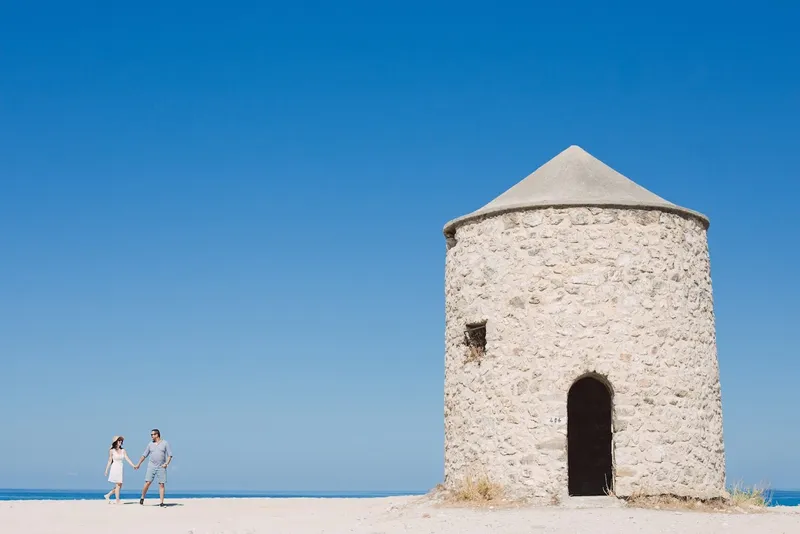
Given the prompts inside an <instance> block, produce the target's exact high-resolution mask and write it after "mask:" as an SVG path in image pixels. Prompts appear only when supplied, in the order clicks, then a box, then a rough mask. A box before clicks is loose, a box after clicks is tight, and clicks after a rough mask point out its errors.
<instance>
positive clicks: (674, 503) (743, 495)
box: [625, 484, 768, 513]
mask: <svg viewBox="0 0 800 534" xmlns="http://www.w3.org/2000/svg"><path fill="white" fill-rule="evenodd" d="M625 500H626V501H627V504H628V506H632V507H635V508H650V509H654V510H688V511H697V512H723V513H732V512H744V513H747V512H755V511H760V510H762V509H763V508H764V507H766V506H767V504H768V503H767V499H766V493H765V490H764V489H761V488H759V487H757V486H754V487H752V488H748V487H746V486H744V485H742V484H737V485H736V486H734V488H733V491H732V492H731V495H730V498H728V499H723V498H718V499H696V498H693V497H679V496H677V495H652V494H649V493H648V492H646V491H637V492H635V493H634V494H632V495H631V496H629V497H627V498H625Z"/></svg>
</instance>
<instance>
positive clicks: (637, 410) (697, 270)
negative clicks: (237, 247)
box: [444, 146, 725, 498]
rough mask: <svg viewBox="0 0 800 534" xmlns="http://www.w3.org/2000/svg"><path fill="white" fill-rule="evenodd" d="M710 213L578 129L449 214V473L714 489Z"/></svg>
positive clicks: (716, 387) (663, 489) (559, 492)
mask: <svg viewBox="0 0 800 534" xmlns="http://www.w3.org/2000/svg"><path fill="white" fill-rule="evenodd" d="M708 224H709V223H708V219H707V218H706V217H705V216H704V215H702V214H700V213H697V212H694V211H691V210H688V209H686V208H682V207H679V206H676V205H674V204H672V203H670V202H667V201H666V200H664V199H662V198H660V197H658V196H656V195H655V194H653V193H651V192H649V191H647V190H646V189H644V188H642V187H640V186H639V185H637V184H635V183H634V182H632V181H631V180H629V179H628V178H626V177H625V176H623V175H622V174H620V173H618V172H616V171H615V170H613V169H611V168H610V167H608V166H607V165H605V164H604V163H602V162H601V161H599V160H597V159H595V158H594V157H592V156H591V155H590V154H588V153H586V152H585V151H584V150H582V149H581V148H579V147H577V146H571V147H569V148H567V149H566V150H564V151H563V152H561V153H560V154H558V155H557V156H556V157H555V158H553V159H552V160H550V161H548V162H547V163H545V164H544V165H542V166H541V167H540V168H539V169H537V170H536V171H535V172H534V173H533V174H531V175H530V176H528V177H527V178H525V179H524V180H522V181H521V182H519V183H518V184H517V185H515V186H514V187H512V188H511V189H509V190H507V191H506V192H505V193H503V194H502V195H500V196H499V197H497V198H496V199H495V200H493V201H492V202H490V203H489V204H487V205H486V206H484V207H483V208H481V209H479V210H477V211H475V212H473V213H470V214H468V215H465V216H463V217H460V218H458V219H455V220H453V221H450V222H449V223H447V225H446V226H445V228H444V234H445V237H446V241H447V255H446V267H445V294H446V297H445V303H446V304H445V306H446V332H445V337H446V341H445V343H446V349H445V486H447V487H454V486H456V485H458V484H460V483H461V481H463V480H464V479H465V478H466V477H467V476H470V475H472V476H473V477H474V476H484V475H485V476H488V478H489V479H490V480H491V481H493V482H496V483H499V484H501V485H502V486H503V487H504V488H505V490H506V492H507V494H508V495H509V496H511V497H515V498H537V497H542V498H545V497H552V496H559V497H563V496H566V495H602V494H603V493H604V492H606V491H611V492H613V493H615V494H616V495H618V496H629V495H631V494H632V493H634V492H638V493H644V494H649V495H664V494H671V495H679V496H686V497H697V498H713V497H720V496H723V495H724V494H725V453H724V448H723V439H722V405H721V397H720V383H719V367H718V362H717V352H716V336H715V327H714V310H713V300H712V293H711V275H710V264H709V254H708V243H707V240H706V231H707V229H708Z"/></svg>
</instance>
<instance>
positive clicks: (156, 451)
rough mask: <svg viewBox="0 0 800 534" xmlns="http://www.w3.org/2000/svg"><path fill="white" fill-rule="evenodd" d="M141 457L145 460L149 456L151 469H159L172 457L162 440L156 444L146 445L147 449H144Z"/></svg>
mask: <svg viewBox="0 0 800 534" xmlns="http://www.w3.org/2000/svg"><path fill="white" fill-rule="evenodd" d="M142 456H143V457H145V458H147V457H148V456H149V457H150V465H152V466H153V467H160V466H162V465H164V464H165V463H167V458H169V457H170V456H172V449H171V448H170V446H169V443H167V441H166V440H163V439H162V440H161V441H159V442H158V443H156V442H154V441H151V442H150V443H148V444H147V447H145V448H144V452H143V453H142Z"/></svg>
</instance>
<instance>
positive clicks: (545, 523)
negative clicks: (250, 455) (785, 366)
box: [0, 497, 800, 534]
mask: <svg viewBox="0 0 800 534" xmlns="http://www.w3.org/2000/svg"><path fill="white" fill-rule="evenodd" d="M123 502H124V504H121V505H114V504H106V502H105V501H10V502H0V532H2V533H4V534H5V533H8V534H28V533H30V534H39V533H42V534H45V533H46V534H58V533H64V534H100V533H102V534H107V533H113V534H128V533H131V534H133V533H135V534H144V533H146V534H162V533H165V534H166V533H169V534H189V533H192V534H206V533H208V534H211V533H214V534H222V533H226V534H234V533H236V534H245V533H247V534H256V533H262V532H263V533H273V534H283V533H285V534H311V533H323V532H324V533H350V532H354V533H359V534H394V533H401V532H402V533H408V532H413V533H416V534H423V533H431V534H435V533H453V534H471V533H474V534H479V533H480V534H490V533H491V534H494V533H498V532H502V533H503V534H522V533H526V534H527V533H536V534H539V533H541V534H545V533H578V532H592V533H593V534H602V533H609V534H611V533H614V534H627V533H648V532H653V533H655V532H659V533H663V532H670V533H672V532H675V533H682V534H693V533H697V534H701V533H702V534H713V533H726V534H738V533H740V534H745V533H747V534H753V533H756V532H769V533H770V534H780V533H787V534H788V533H795V534H796V533H797V532H800V507H792V508H777V509H769V510H768V511H764V512H760V513H751V514H710V513H703V512H688V511H687V512H671V511H659V510H642V509H633V508H627V507H625V506H623V505H617V506H612V507H608V506H596V505H588V506H587V507H577V508H576V507H574V506H571V505H565V506H562V507H527V508H516V509H502V510H499V509H463V508H442V507H437V506H436V505H434V504H432V503H431V502H430V501H428V500H427V499H425V498H420V497H390V498H378V499H185V500H174V501H170V500H168V503H169V504H171V506H170V507H167V508H160V507H158V506H156V504H157V499H150V500H149V502H146V503H145V506H140V505H139V503H138V501H123Z"/></svg>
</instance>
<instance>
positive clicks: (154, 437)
mask: <svg viewBox="0 0 800 534" xmlns="http://www.w3.org/2000/svg"><path fill="white" fill-rule="evenodd" d="M150 439H151V441H150V443H148V444H147V447H145V449H144V452H143V453H142V457H141V458H140V459H139V463H138V464H135V465H134V463H133V462H132V461H131V459H130V458H129V457H128V452H127V451H126V450H125V449H124V448H123V447H122V443H123V442H124V441H125V438H124V437H123V436H114V439H113V440H112V442H111V449H110V450H109V451H108V463H107V464H106V476H107V477H108V481H109V482H111V483H113V484H114V489H112V490H111V491H109V492H108V493H106V494H105V495H104V496H103V497H104V498H105V500H106V501H107V502H108V503H111V495H112V494H114V495H116V497H117V504H119V503H120V499H119V492H120V490H121V489H122V478H123V477H122V474H123V473H122V472H123V465H122V462H123V461H127V462H128V463H129V464H130V466H131V467H133V468H134V469H139V467H141V465H142V462H144V460H145V459H146V458H147V457H149V458H150V461H149V462H148V463H147V471H146V472H145V475H144V488H143V489H142V497H141V498H140V499H139V504H144V497H145V495H147V490H148V489H150V484H152V483H153V480H156V481H158V495H159V497H161V504H159V506H162V507H163V506H164V485H165V484H166V483H167V466H169V463H170V462H171V461H172V449H171V448H170V446H169V443H168V442H167V441H166V440H164V439H161V432H160V431H159V430H158V429H157V428H154V429H153V430H151V431H150Z"/></svg>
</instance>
